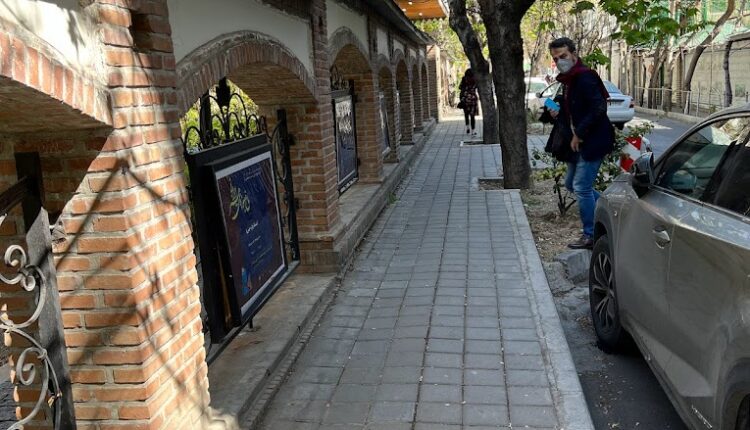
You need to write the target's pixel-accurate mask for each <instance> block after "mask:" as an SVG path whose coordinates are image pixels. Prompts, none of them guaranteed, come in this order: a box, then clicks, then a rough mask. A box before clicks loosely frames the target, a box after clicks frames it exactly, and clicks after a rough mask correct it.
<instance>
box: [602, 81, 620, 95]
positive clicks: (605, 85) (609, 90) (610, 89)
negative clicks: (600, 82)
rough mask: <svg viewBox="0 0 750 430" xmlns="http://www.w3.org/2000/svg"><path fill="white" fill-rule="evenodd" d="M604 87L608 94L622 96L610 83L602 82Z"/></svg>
mask: <svg viewBox="0 0 750 430" xmlns="http://www.w3.org/2000/svg"><path fill="white" fill-rule="evenodd" d="M604 87H605V88H606V89H607V91H608V92H609V93H610V94H622V91H620V89H619V88H617V86H616V85H615V84H613V83H612V82H609V81H604Z"/></svg>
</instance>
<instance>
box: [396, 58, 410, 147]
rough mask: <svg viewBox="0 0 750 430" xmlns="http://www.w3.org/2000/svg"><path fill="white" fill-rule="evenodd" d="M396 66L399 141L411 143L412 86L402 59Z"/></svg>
mask: <svg viewBox="0 0 750 430" xmlns="http://www.w3.org/2000/svg"><path fill="white" fill-rule="evenodd" d="M397 64H398V65H397V66H396V88H397V90H398V93H399V107H400V109H399V128H400V129H401V143H402V144H406V145H411V144H412V143H413V140H414V111H413V105H412V88H411V77H410V76H409V69H407V68H406V63H405V62H404V60H403V59H402V60H401V61H400V62H399V63H397Z"/></svg>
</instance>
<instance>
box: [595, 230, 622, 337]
mask: <svg viewBox="0 0 750 430" xmlns="http://www.w3.org/2000/svg"><path fill="white" fill-rule="evenodd" d="M613 263H614V260H613V258H612V250H611V248H610V246H609V238H608V237H607V236H606V235H604V236H601V237H600V238H599V239H597V241H596V243H595V244H594V249H593V252H592V254H591V264H590V266H589V306H590V309H591V322H592V324H593V326H594V331H595V332H596V338H597V341H598V345H599V348H600V349H602V350H603V351H605V352H618V351H622V350H623V349H624V347H625V345H626V343H627V333H626V332H625V330H624V329H623V328H622V324H621V323H620V309H619V307H618V304H617V290H616V288H615V275H614V270H615V267H614V264H613Z"/></svg>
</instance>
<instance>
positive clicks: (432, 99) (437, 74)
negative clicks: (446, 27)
mask: <svg viewBox="0 0 750 430" xmlns="http://www.w3.org/2000/svg"><path fill="white" fill-rule="evenodd" d="M439 61H440V47H438V46H437V45H431V46H428V47H427V73H428V75H429V85H430V96H429V99H428V103H429V105H430V114H431V115H432V117H433V118H435V119H437V120H440V95H441V94H443V79H442V76H441V72H442V69H441V67H440V65H439Z"/></svg>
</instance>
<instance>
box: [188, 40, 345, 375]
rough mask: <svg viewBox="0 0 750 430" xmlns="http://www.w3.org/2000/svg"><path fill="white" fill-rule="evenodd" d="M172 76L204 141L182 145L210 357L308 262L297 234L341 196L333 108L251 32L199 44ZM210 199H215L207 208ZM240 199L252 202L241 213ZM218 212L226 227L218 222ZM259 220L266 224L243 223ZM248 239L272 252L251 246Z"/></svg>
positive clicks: (328, 219) (317, 226) (319, 222)
mask: <svg viewBox="0 0 750 430" xmlns="http://www.w3.org/2000/svg"><path fill="white" fill-rule="evenodd" d="M178 75H179V80H178V85H179V90H180V96H181V97H180V99H181V101H182V107H183V109H184V112H188V116H190V115H195V112H196V107H193V108H192V110H190V109H189V106H191V105H193V104H194V103H195V102H196V100H199V103H198V106H199V107H198V108H197V111H198V114H199V116H200V118H199V120H198V123H199V125H198V127H194V128H193V130H192V131H193V133H192V136H193V138H194V136H195V135H199V136H201V139H200V140H201V142H202V143H201V145H199V146H198V148H197V151H195V150H194V149H193V148H192V147H191V146H188V147H187V148H186V149H187V151H188V154H187V156H186V158H187V161H188V166H189V169H190V171H189V173H190V180H191V184H192V187H193V190H192V191H193V193H192V194H193V206H194V207H195V208H196V209H195V211H194V217H195V223H194V225H195V231H196V235H197V238H198V248H199V249H198V250H197V252H196V255H197V256H200V259H201V260H200V270H201V271H202V273H203V288H204V290H203V292H202V294H201V298H202V300H203V302H204V309H205V313H204V318H205V323H204V325H205V326H207V327H209V328H210V335H209V337H210V339H211V342H210V345H209V346H208V348H209V351H208V355H209V360H211V359H213V358H216V354H214V352H215V351H220V350H221V348H222V345H225V344H226V343H227V342H228V341H230V340H231V338H232V337H233V336H234V334H236V333H237V332H238V331H239V329H240V328H241V327H242V326H244V325H245V324H246V323H247V322H248V321H249V319H250V318H252V316H253V314H254V313H255V312H257V310H258V309H259V308H260V306H261V305H262V303H263V302H264V301H265V300H266V299H267V298H268V296H269V295H270V294H272V293H273V291H274V290H275V288H276V287H278V286H279V285H280V284H281V282H283V280H284V279H285V277H286V276H288V274H289V273H291V271H292V270H294V268H295V267H296V264H297V262H299V261H301V262H302V264H305V262H306V259H307V258H309V257H307V256H306V252H307V249H308V248H306V246H307V245H306V244H307V242H305V240H304V237H303V235H304V234H306V233H314V232H316V231H326V230H327V229H328V228H329V226H330V225H331V224H332V223H334V222H336V221H337V207H338V206H337V205H338V194H337V193H335V192H329V190H330V189H331V187H330V185H329V184H330V183H331V182H332V181H335V180H336V176H335V171H331V170H332V169H330V168H329V167H328V166H330V165H331V164H332V163H335V158H334V156H335V154H334V153H333V140H332V139H331V136H330V135H328V134H327V131H328V127H330V125H329V123H326V118H327V117H328V115H330V112H331V111H330V109H331V107H330V105H329V104H328V103H322V102H321V101H319V100H318V99H316V98H315V96H314V94H315V91H314V80H313V79H312V78H311V76H310V74H309V73H308V72H307V70H306V68H305V67H304V65H303V64H302V63H301V62H300V61H299V60H298V59H297V58H295V57H294V55H292V54H291V53H290V51H289V50H287V49H286V48H285V47H284V46H282V45H280V44H278V43H276V42H272V41H269V40H267V39H262V38H258V37H255V35H253V34H252V33H246V34H245V33H240V34H230V35H225V37H224V38H223V39H220V40H215V41H212V42H209V43H208V44H206V45H204V46H202V47H200V48H198V49H196V51H195V52H194V53H193V54H190V55H188V56H187V57H186V58H185V59H183V61H181V62H180V64H179V65H178ZM211 82H213V84H210V83H211ZM230 82H231V83H232V84H233V85H235V86H236V88H235V87H234V86H233V85H230ZM207 90H211V91H207ZM201 91H203V92H201ZM201 94H202V95H201ZM243 94H246V96H243ZM328 121H330V119H328ZM194 122H195V121H194ZM196 129H197V130H196ZM186 131H187V130H186ZM206 136H208V137H206ZM189 140H190V135H188V136H187V138H186V141H189ZM248 172H249V173H248ZM206 183H208V185H209V186H208V187H206V186H205V184H206ZM222 187H223V188H222ZM243 190H244V191H243ZM217 193H218V194H217ZM235 193H238V194H237V195H236V196H235ZM243 193H244V194H243ZM237 196H244V197H243V198H241V199H239V200H237V198H235V197H237ZM211 201H220V202H221V205H218V206H219V207H214V208H213V209H212V207H211ZM242 202H246V203H247V205H245V206H247V208H250V209H248V210H246V211H244V212H243V211H242V210H241V209H242V208H243V207H245V206H243V205H242V204H241V203H242ZM233 205H234V206H233ZM199 206H200V210H199V208H198V207H199ZM214 206H217V205H214ZM232 208H234V209H232ZM253 208H256V209H257V210H256V209H253ZM234 210H236V212H232V211H234ZM212 211H213V212H212ZM240 212H242V214H240ZM240 215H242V216H240ZM230 217H231V222H230V221H228V219H229V218H230ZM253 217H256V218H257V217H260V218H258V219H254V218H253ZM217 219H218V220H222V219H223V220H224V222H223V225H221V226H216V224H217V223H216V220H217ZM243 222H244V224H242V223H243ZM219 224H221V223H219ZM258 225H259V226H263V228H261V229H255V228H250V227H248V226H258ZM243 226H244V227H243ZM232 228H234V230H232V231H235V233H236V234H235V233H232V234H230V233H229V232H230V230H231V229H232ZM256 232H257V233H256ZM248 235H255V236H257V237H255V236H253V237H245V236H248ZM244 239H247V240H244ZM252 243H256V244H259V246H260V245H263V246H265V248H268V249H267V251H269V252H265V251H264V252H260V251H258V250H254V249H251V248H252V247H250V248H248V247H249V245H247V244H252ZM266 245H267V246H266ZM265 248H264V249H265ZM211 249H219V250H221V249H228V250H229V252H227V251H222V252H219V253H210V252H208V251H207V250H209V251H210V250H211ZM256 251H257V252H256ZM256 254H257V255H263V256H264V257H263V258H264V260H263V261H265V263H264V265H263V267H261V268H262V269H263V270H256V269H255V268H254V267H256V266H258V265H255V264H253V265H251V266H247V265H246V264H245V262H246V260H245V259H243V258H244V257H240V258H239V260H238V259H237V257H236V256H237V255H240V256H242V255H245V256H246V257H247V258H248V259H249V260H247V261H251V260H253V259H254V258H255V257H253V255H256ZM266 256H270V257H269V258H266ZM266 263H268V264H266ZM246 266H247V267H246ZM266 269H267V270H266ZM212 349H215V350H214V351H212Z"/></svg>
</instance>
